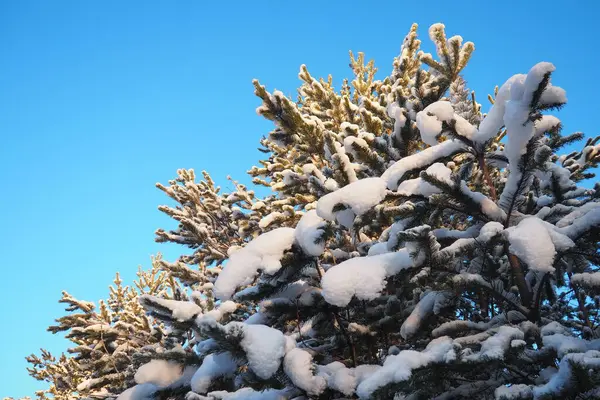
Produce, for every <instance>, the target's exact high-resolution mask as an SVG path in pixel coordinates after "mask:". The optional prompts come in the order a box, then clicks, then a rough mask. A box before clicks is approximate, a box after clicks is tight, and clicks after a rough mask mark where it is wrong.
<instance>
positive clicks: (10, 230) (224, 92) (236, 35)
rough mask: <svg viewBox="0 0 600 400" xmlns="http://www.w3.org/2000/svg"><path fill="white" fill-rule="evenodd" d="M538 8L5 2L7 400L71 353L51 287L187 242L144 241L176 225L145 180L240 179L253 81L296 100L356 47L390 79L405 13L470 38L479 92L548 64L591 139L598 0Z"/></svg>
mask: <svg viewBox="0 0 600 400" xmlns="http://www.w3.org/2000/svg"><path fill="white" fill-rule="evenodd" d="M217 3H219V4H218V5H217ZM533 3H538V4H541V2H524V1H518V2H512V1H503V2H491V1H486V2H475V1H473V2H461V1H452V2H445V1H444V2H436V1H428V2H426V3H423V5H422V6H419V3H418V2H403V1H389V2H369V3H368V4H367V3H366V2H365V3H362V2H360V3H359V2H353V1H323V0H321V1H303V2H302V3H294V2H279V1H277V2H276V1H272V2H265V1H244V2H242V1H238V2H215V1H211V2H203V1H177V2H166V1H143V2H142V1H139V2H138V1H127V2H121V1H102V2H100V1H96V2H93V1H60V0H55V1H43V0H40V1H26V0H13V1H9V0H2V1H0V52H1V56H0V138H1V141H0V181H1V182H2V188H1V189H0V227H1V228H2V229H1V230H0V255H1V258H0V260H1V261H0V269H1V271H2V275H1V276H2V281H3V289H2V292H1V294H0V296H1V298H0V307H1V309H0V312H1V315H2V321H3V324H2V328H0V397H1V396H24V395H28V394H33V391H34V390H35V389H38V388H39V387H40V385H39V384H38V383H36V382H34V381H33V380H32V379H31V378H29V377H28V376H27V373H26V371H25V366H26V363H25V361H24V356H26V355H27V354H29V353H31V352H34V351H36V350H37V349H38V348H39V347H42V346H43V347H46V348H48V349H50V350H53V351H60V350H61V349H63V348H64V344H65V342H64V341H63V340H62V339H60V337H57V336H53V335H51V334H50V333H47V332H45V328H46V327H47V326H48V325H49V324H51V323H52V321H53V319H54V318H55V317H58V316H60V315H61V312H62V308H61V307H60V305H59V304H58V303H56V301H57V300H58V298H59V297H60V292H61V290H63V289H65V290H68V291H70V292H71V293H72V294H74V295H75V296H79V297H81V298H85V299H88V300H94V301H96V300H97V299H99V298H104V297H106V295H107V285H109V284H110V283H111V280H112V278H113V276H114V273H115V271H117V270H119V271H121V272H122V274H123V276H124V278H125V279H126V281H130V280H131V279H132V278H133V277H134V274H135V271H136V269H137V266H138V265H140V264H142V265H143V266H146V267H147V266H148V265H149V260H150V255H151V254H154V253H156V252H157V251H163V253H164V254H165V256H166V257H167V258H170V259H173V258H175V257H176V256H177V255H179V254H180V252H181V251H185V249H183V248H181V249H180V248H178V247H172V246H171V247H166V246H165V245H159V244H155V243H154V242H153V237H154V234H153V232H154V230H155V229H156V228H159V227H163V228H171V227H173V224H172V222H171V221H170V220H169V219H168V218H167V217H165V216H163V215H161V214H160V213H159V212H158V211H157V210H156V207H157V206H158V205H159V204H162V203H164V202H166V198H165V196H163V195H162V194H161V193H160V192H159V191H158V190H157V189H155V188H154V183H155V182H157V181H160V182H164V183H166V181H167V180H168V179H171V178H173V177H174V176H175V171H176V170H177V169H178V168H195V169H196V170H201V169H206V170H208V171H209V172H210V173H211V174H213V176H214V178H215V179H216V180H217V181H218V182H225V177H226V176H227V175H228V174H231V175H232V176H234V177H237V178H239V179H241V180H243V181H244V180H247V178H246V177H245V174H244V173H245V171H246V170H247V169H248V168H249V167H251V166H252V165H253V164H254V163H255V161H256V160H257V159H258V157H259V154H258V152H257V151H256V150H255V148H256V147H257V144H258V140H259V138H260V137H261V135H263V134H265V133H267V132H268V131H269V130H270V128H271V126H270V124H269V123H267V122H265V121H263V120H261V118H259V117H258V116H256V114H255V108H256V107H257V106H258V105H259V101H258V100H257V98H255V97H254V95H253V89H252V85H251V80H252V78H259V79H260V80H261V81H262V82H263V83H264V84H266V85H267V87H268V88H269V89H273V88H277V89H280V90H282V91H284V92H285V93H287V94H291V93H295V88H296V87H297V84H298V80H297V73H298V69H299V66H300V64H302V63H305V64H307V65H308V67H309V70H310V71H311V72H312V73H313V74H314V75H317V76H319V75H326V74H327V73H332V74H333V75H334V79H335V82H336V83H338V84H339V82H340V81H341V79H342V78H343V77H345V76H349V73H350V71H349V68H348V58H347V51H348V50H350V49H352V50H355V51H364V52H366V55H367V57H369V58H374V59H375V60H376V62H377V65H378V66H379V67H380V70H381V71H382V73H389V72H390V70H391V61H392V58H393V57H394V55H395V54H396V53H397V52H398V49H399V46H400V44H401V41H402V39H403V37H404V35H405V33H406V32H407V31H408V29H409V27H410V24H411V23H412V22H418V23H419V24H420V26H421V36H422V38H423V39H424V41H425V42H427V41H428V39H427V33H426V32H427V28H428V26H429V25H430V24H431V23H434V22H443V23H445V24H446V27H447V30H448V33H449V34H450V35H453V34H460V35H462V36H463V37H464V38H465V40H472V41H474V42H475V45H476V51H475V54H474V58H473V60H472V62H471V64H470V66H469V67H468V68H467V70H466V71H465V72H466V78H467V80H468V82H469V84H470V86H471V87H472V88H474V89H475V90H476V91H477V92H478V94H479V98H480V100H483V99H484V98H485V96H486V95H487V93H489V92H491V91H492V90H493V87H494V85H496V84H501V83H502V82H504V80H505V79H506V78H508V77H509V76H511V75H512V74H514V73H519V72H526V71H527V70H528V69H529V68H530V67H531V66H532V65H534V64H535V63H536V62H538V61H551V62H553V63H554V64H555V65H556V66H557V72H556V74H555V76H554V82H555V84H557V85H560V86H562V87H564V88H565V89H566V90H567V94H568V97H569V105H568V106H567V108H566V109H565V110H564V111H562V112H561V113H560V116H561V118H562V119H563V122H564V125H565V128H566V131H574V130H581V131H584V132H585V133H586V134H588V135H595V134H598V133H600V132H599V130H598V127H597V126H596V125H595V124H594V122H595V121H596V120H597V116H598V105H597V96H598V93H599V92H600V83H599V80H598V79H597V75H598V71H597V66H598V65H600V59H599V56H598V48H597V43H596V42H595V37H594V36H593V30H594V29H596V28H597V25H598V23H599V21H598V19H597V16H598V15H600V9H599V6H598V5H597V4H598V3H597V2H594V1H587V2H586V1H576V2H573V3H572V4H569V5H567V4H566V3H564V2H559V1H554V2H547V3H546V4H545V5H544V6H535V5H533ZM426 48H429V49H430V48H431V47H430V46H429V44H427V45H426ZM486 108H487V103H486V102H484V109H486Z"/></svg>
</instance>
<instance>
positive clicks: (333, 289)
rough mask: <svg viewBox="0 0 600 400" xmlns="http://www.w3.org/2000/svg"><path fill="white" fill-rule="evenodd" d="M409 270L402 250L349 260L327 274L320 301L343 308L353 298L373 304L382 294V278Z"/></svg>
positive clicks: (405, 254) (410, 265)
mask: <svg viewBox="0 0 600 400" xmlns="http://www.w3.org/2000/svg"><path fill="white" fill-rule="evenodd" d="M413 266H414V262H413V260H412V259H411V257H410V254H409V253H408V251H407V250H406V249H402V250H399V251H397V252H394V253H386V254H379V255H376V256H369V257H356V258H351V259H349V260H346V261H344V262H342V263H340V264H338V265H336V266H334V267H332V268H331V269H329V270H327V272H326V273H325V275H324V276H323V280H322V286H323V298H324V299H325V301H327V302H328V303H329V304H333V305H335V306H338V307H343V306H346V305H347V304H348V303H349V302H350V300H352V297H353V296H356V297H357V298H358V299H360V300H373V299H374V298H376V297H377V296H378V295H379V294H380V293H381V291H382V290H383V288H384V286H385V278H386V277H388V276H391V275H395V274H397V273H399V272H400V271H402V270H404V269H407V268H412V267H413Z"/></svg>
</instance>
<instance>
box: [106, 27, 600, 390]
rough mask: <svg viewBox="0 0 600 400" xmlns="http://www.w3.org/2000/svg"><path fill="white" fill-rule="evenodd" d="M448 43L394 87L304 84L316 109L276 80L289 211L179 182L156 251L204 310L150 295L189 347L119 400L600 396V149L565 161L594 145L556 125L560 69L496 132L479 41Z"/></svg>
mask: <svg viewBox="0 0 600 400" xmlns="http://www.w3.org/2000/svg"><path fill="white" fill-rule="evenodd" d="M429 35H430V38H431V40H432V41H433V43H434V44H435V47H436V56H433V55H431V54H424V53H423V52H421V51H420V41H419V39H418V38H417V26H416V25H413V27H412V28H411V30H410V32H409V34H408V35H407V37H406V38H405V40H404V42H403V45H402V49H401V54H400V55H399V56H398V57H397V58H396V59H395V60H394V62H393V70H392V73H391V74H390V75H389V76H387V77H385V79H383V80H377V79H375V77H376V72H377V69H376V68H375V66H374V63H373V62H372V61H371V62H368V63H365V59H364V55H363V54H362V53H359V54H358V55H357V56H356V57H355V56H354V55H353V54H352V53H351V54H350V56H351V64H350V65H351V68H352V71H353V74H354V77H353V79H352V80H345V81H344V82H343V84H342V87H341V89H340V91H339V92H336V91H335V90H334V88H333V83H332V81H333V80H332V78H331V77H328V79H327V80H325V79H315V78H313V77H312V75H311V74H310V73H309V72H308V69H307V68H306V67H305V66H302V67H301V68H300V73H299V78H300V79H301V81H302V85H301V87H300V89H299V96H298V99H297V100H296V101H294V100H292V99H290V98H288V97H286V96H284V95H283V94H282V93H281V92H278V91H274V92H272V93H269V92H268V91H267V90H266V88H265V87H264V86H263V85H261V84H260V83H259V82H257V81H255V83H254V85H255V92H256V94H257V96H258V97H259V98H260V99H261V100H262V105H261V106H260V107H259V108H258V109H257V112H258V114H259V115H262V116H263V117H265V118H267V119H269V120H271V121H273V123H274V124H275V128H274V130H273V131H271V132H270V133H269V134H268V135H267V136H266V137H264V138H263V139H262V140H261V145H262V149H261V150H262V151H263V152H264V153H265V155H266V156H265V157H266V158H265V159H264V160H261V161H260V162H259V163H260V166H257V167H253V168H252V169H251V170H250V171H249V174H250V175H251V176H252V178H253V182H254V183H255V184H257V185H263V186H265V187H268V188H270V189H271V190H272V192H273V194H272V195H270V196H266V197H265V198H258V197H256V195H255V193H254V192H253V191H249V190H247V188H246V187H245V186H243V185H240V184H237V183H235V182H234V186H235V190H234V191H233V192H232V193H221V192H220V189H219V188H217V187H215V185H214V183H213V181H212V179H211V178H210V176H209V175H208V174H206V173H205V174H204V179H203V180H202V181H200V182H198V183H196V182H195V176H194V173H193V171H191V170H190V171H185V170H181V171H179V172H178V175H179V177H178V179H176V180H174V181H171V182H169V186H162V185H158V187H159V188H160V189H161V190H163V191H164V192H165V193H166V194H167V195H169V196H170V197H171V198H172V199H173V200H174V201H175V202H177V203H178V205H177V206H176V207H167V206H163V207H161V208H160V209H161V210H162V211H163V212H165V213H166V214H168V215H169V216H171V217H172V218H173V219H175V220H176V221H177V222H178V227H177V229H175V230H173V231H170V232H166V231H164V230H158V231H157V240H159V241H168V242H175V243H180V244H183V245H185V246H188V247H189V248H190V249H192V250H193V253H192V254H191V255H188V256H183V257H181V258H180V259H179V260H178V261H177V262H175V263H167V262H164V261H163V262H161V263H160V268H162V269H163V270H164V271H166V272H167V273H168V274H169V276H173V277H176V278H177V279H178V280H179V282H181V283H182V284H183V285H185V286H186V287H188V288H189V289H187V292H189V293H190V294H189V296H187V298H185V297H186V296H185V295H183V294H182V295H181V298H179V299H173V298H167V297H165V296H164V295H162V294H160V293H153V294H144V295H142V296H141V297H140V303H141V305H142V306H143V307H144V309H145V310H146V312H147V313H148V315H149V316H150V317H151V318H153V319H154V320H156V321H161V322H162V323H163V324H165V325H166V326H168V327H169V329H170V331H169V334H170V336H169V337H170V338H171V340H170V341H169V342H166V341H161V342H160V343H157V345H156V346H154V347H153V348H151V349H148V348H142V349H139V348H138V351H137V352H136V354H135V355H134V356H133V357H132V359H134V360H136V362H135V363H133V365H134V366H133V367H132V368H134V369H135V368H136V367H137V366H138V365H139V368H137V370H136V372H135V374H134V377H133V381H134V382H135V386H131V387H130V388H129V389H127V390H125V391H124V392H122V393H121V394H120V395H119V396H118V397H117V399H119V400H127V399H184V398H185V399H187V400H195V399H196V400H199V399H229V400H232V399H271V398H272V399H306V398H318V399H342V398H364V399H391V398H398V399H404V398H406V399H461V398H477V399H487V398H497V399H568V398H573V399H574V398H581V399H583V398H587V399H592V398H600V391H599V389H598V387H600V316H599V315H598V305H599V303H600V296H599V295H600V271H599V270H598V265H600V255H599V242H600V200H599V199H600V195H599V194H598V193H600V185H598V184H596V185H595V186H594V188H593V189H591V188H589V187H590V185H589V182H590V179H592V178H594V174H593V172H592V168H594V167H597V164H598V161H600V144H599V143H600V137H597V138H595V139H588V140H587V142H586V143H585V146H584V147H583V149H582V150H581V151H576V152H571V153H569V154H567V155H559V153H558V152H559V151H560V149H561V148H563V147H564V146H565V145H568V144H569V145H570V144H573V143H574V142H576V141H578V140H581V139H583V134H581V133H575V134H571V135H563V134H562V132H561V124H560V121H559V120H558V119H557V118H556V117H553V116H551V115H549V114H547V112H548V111H551V110H553V109H557V108H560V107H562V106H563V105H564V104H565V103H566V94H565V91H564V90H563V89H561V88H560V87H557V86H554V85H553V84H552V83H551V76H552V72H553V71H554V66H553V65H552V64H550V63H539V64H537V65H535V66H533V67H532V68H531V70H530V71H529V72H528V73H527V74H526V75H523V74H519V75H515V76H513V77H512V78H510V79H509V80H507V81H506V82H505V83H504V84H503V85H502V86H500V88H497V89H496V90H495V93H494V96H493V97H492V96H490V100H491V103H492V105H491V107H490V108H489V109H488V112H487V114H481V105H479V104H478V103H477V102H476V100H475V95H474V94H473V93H471V92H469V90H468V89H466V83H465V80H464V79H463V77H462V75H461V74H462V72H463V70H464V67H465V66H466V64H467V62H468V61H469V59H470V57H471V55H472V53H473V51H474V45H473V44H472V43H471V42H466V43H463V39H462V38H461V37H459V36H454V37H451V38H447V36H446V33H445V28H444V26H443V25H441V24H435V25H433V26H432V27H431V28H430V30H429ZM586 185H587V186H586ZM167 377H168V379H167ZM130 383H131V384H133V382H131V381H130Z"/></svg>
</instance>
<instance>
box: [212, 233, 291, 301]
mask: <svg viewBox="0 0 600 400" xmlns="http://www.w3.org/2000/svg"><path fill="white" fill-rule="evenodd" d="M294 239H295V231H294V229H292V228H278V229H275V230H272V231H270V232H267V233H265V234H262V235H261V236H259V237H257V238H256V239H254V240H252V241H251V242H250V243H248V244H247V245H246V246H245V247H243V248H242V249H239V250H236V251H235V252H234V253H233V254H231V255H230V256H229V261H228V262H227V264H226V265H225V268H223V271H222V272H221V274H220V275H219V278H218V279H217V281H216V282H215V296H216V297H217V298H220V299H223V300H227V299H229V298H231V296H232V295H233V293H234V291H235V289H236V288H238V287H239V286H244V285H248V284H249V283H251V282H252V280H253V279H254V277H255V276H256V274H257V272H258V271H259V270H264V271H265V272H266V273H268V274H272V273H274V272H277V270H279V268H281V262H280V260H281V257H282V256H283V252H284V251H285V250H287V249H289V248H290V247H291V246H292V244H293V243H294Z"/></svg>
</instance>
